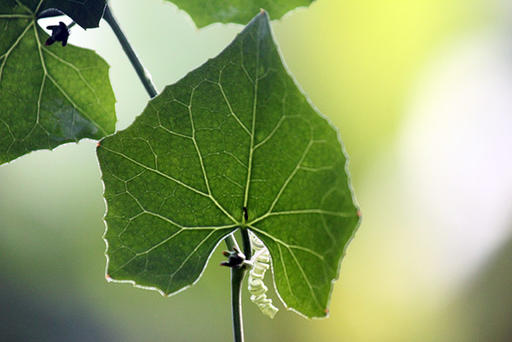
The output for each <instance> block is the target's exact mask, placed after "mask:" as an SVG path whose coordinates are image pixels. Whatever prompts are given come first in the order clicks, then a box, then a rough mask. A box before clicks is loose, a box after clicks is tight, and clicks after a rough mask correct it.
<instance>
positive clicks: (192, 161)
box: [97, 13, 359, 317]
mask: <svg viewBox="0 0 512 342" xmlns="http://www.w3.org/2000/svg"><path fill="white" fill-rule="evenodd" d="M97 152H98V158H99V161H100V166H101V169H102V172H103V181H104V184H105V198H106V200H107V204H108V211H107V215H106V222H107V225H108V229H107V232H106V236H105V238H106V240H107V242H108V250H107V255H108V258H109V264H108V269H107V272H108V275H109V277H110V278H112V279H115V280H119V281H130V282H133V283H135V284H137V285H140V286H144V287H151V288H155V289H158V290H159V291H161V292H162V293H164V294H167V295H169V294H172V293H175V292H177V291H180V290H182V289H184V288H185V287H187V286H190V285H191V284H193V283H194V282H195V281H197V279H198V278H199V276H200V274H201V272H202V271H203V269H204V267H205V265H206V263H207V260H208V258H209V256H210V254H211V253H212V251H213V250H214V248H215V246H216V245H217V244H218V243H219V242H220V241H221V240H222V239H223V238H224V237H225V236H226V235H227V234H229V233H231V232H233V231H235V230H236V229H238V228H241V229H249V230H250V231H252V232H253V233H255V234H256V235H257V236H258V237H259V238H260V239H261V240H262V241H263V242H264V243H265V245H266V246H267V247H268V249H269V251H270V253H271V257H272V268H273V274H274V280H275V284H276V285H277V290H278V292H279V294H280V296H281V298H282V299H283V301H284V302H285V304H286V305H287V306H288V307H289V308H293V309H295V310H296V311H298V312H300V313H302V314H304V315H306V316H308V317H322V316H325V315H326V313H327V311H326V308H327V305H328V302H329V297H330V292H331V289H332V286H333V284H332V282H333V281H334V280H335V279H336V278H337V276H338V266H339V264H340V260H341V257H342V254H343V251H344V249H345V247H346V246H347V244H348V242H349V240H350V238H351V237H352V235H353V233H354V230H355V228H356V226H357V224H358V222H359V217H358V210H357V208H356V206H355V204H354V202H353V199H352V193H351V190H350V185H349V180H348V176H347V171H346V169H345V168H346V158H345V155H344V153H343V148H342V146H341V143H340V140H339V139H338V135H337V131H336V129H335V128H333V126H331V125H330V124H329V122H328V121H327V120H326V119H325V118H324V117H322V116H321V115H319V114H318V112H317V111H316V110H315V109H314V108H313V107H312V106H311V104H310V103H309V102H308V100H307V98H306V97H305V96H304V95H303V94H302V93H301V91H300V90H299V89H298V88H297V86H296V84H295V83H294V80H293V79H292V78H291V77H290V76H289V74H288V72H287V71H286V69H285V67H284V66H283V64H282V61H281V58H280V55H279V53H278V50H277V47H276V45H275V44H274V41H273V39H272V34H271V31H270V26H269V22H268V17H267V15H266V14H264V13H262V14H260V15H258V16H257V17H256V18H255V19H253V21H252V22H251V23H250V24H249V25H248V26H247V27H246V29H245V30H244V31H243V32H242V33H241V34H240V35H238V37H237V38H236V39H235V41H234V42H233V43H232V44H231V45H230V46H229V47H227V48H226V49H225V50H224V51H223V52H222V53H221V54H220V55H219V56H217V57H216V58H214V59H212V60H209V61H208V62H207V63H206V64H204V65H203V66H201V67H200V68H198V69H197V70H195V71H193V72H191V73H190V74H188V75H187V76H186V77H185V78H184V79H182V80H180V81H179V82H178V83H176V84H174V85H172V86H168V87H167V88H166V89H165V90H164V91H163V93H162V94H161V95H159V96H157V97H156V98H155V99H153V100H151V101H150V103H149V105H148V106H147V108H146V109H145V110H144V112H143V114H142V115H140V116H139V117H138V118H137V119H136V121H135V122H134V124H133V125H132V126H130V127H129V128H127V129H126V130H124V131H121V132H118V133H116V134H115V135H112V136H109V137H107V138H105V139H104V140H103V141H102V142H101V144H100V146H99V147H98V150H97ZM244 207H247V208H248V221H247V222H246V221H245V219H244V217H243V216H244V215H243V208H244Z"/></svg>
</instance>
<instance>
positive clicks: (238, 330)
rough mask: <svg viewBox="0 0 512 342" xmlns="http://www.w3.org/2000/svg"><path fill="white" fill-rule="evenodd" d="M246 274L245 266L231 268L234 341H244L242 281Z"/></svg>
mask: <svg viewBox="0 0 512 342" xmlns="http://www.w3.org/2000/svg"><path fill="white" fill-rule="evenodd" d="M244 275H245V269H244V267H242V268H236V267H232V268H231V314H232V318H233V339H234V342H243V341H244V326H243V318H242V281H243V280H244Z"/></svg>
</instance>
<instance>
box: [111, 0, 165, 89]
mask: <svg viewBox="0 0 512 342" xmlns="http://www.w3.org/2000/svg"><path fill="white" fill-rule="evenodd" d="M103 19H105V21H106V22H107V23H108V24H109V25H110V27H111V28H112V31H114V34H115V35H116V37H117V39H118V40H119V43H121V46H122V47H123V50H124V52H125V53H126V56H128V59H129V60H130V62H131V63H132V66H133V68H134V69H135V71H136V72H137V75H138V76H139V79H140V81H141V82H142V84H143V85H144V88H145V89H146V91H147V92H148V94H149V96H150V97H151V98H153V97H155V96H156V95H158V91H157V90H156V87H155V85H154V83H153V80H152V79H151V75H150V74H149V72H148V71H147V70H146V69H145V68H144V66H143V65H142V63H141V62H140V60H139V58H138V57H137V54H136V53H135V51H134V50H133V48H132V46H131V45H130V42H129V41H128V39H127V38H126V36H125V35H124V33H123V31H122V30H121V27H120V26H119V24H118V23H117V20H116V18H115V17H114V15H113V14H112V11H111V10H110V6H109V5H108V4H107V7H105V13H104V14H103Z"/></svg>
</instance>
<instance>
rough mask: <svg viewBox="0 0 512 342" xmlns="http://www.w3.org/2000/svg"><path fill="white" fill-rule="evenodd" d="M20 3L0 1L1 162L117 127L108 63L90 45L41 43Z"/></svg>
mask: <svg viewBox="0 0 512 342" xmlns="http://www.w3.org/2000/svg"><path fill="white" fill-rule="evenodd" d="M20 4H21V5H20ZM23 4H24V3H23V2H21V1H11V0H7V1H6V2H3V3H2V4H1V5H0V31H1V33H0V35H1V36H0V163H4V162H8V161H11V160H13V159H16V158H18V157H20V156H22V155H24V154H26V153H28V152H31V151H34V150H39V149H53V148H55V147H56V146H59V145H61V144H63V143H67V142H72V141H78V140H80V139H82V138H92V139H100V138H102V137H104V136H105V135H107V134H110V133H113V132H114V129H115V122H116V118H115V108H114V105H115V97H114V94H113V91H112V87H111V85H110V81H109V78H108V69H109V66H108V64H107V63H106V62H105V61H104V60H103V59H102V58H101V57H99V56H98V55H96V54H95V53H94V52H93V51H91V50H87V49H83V48H78V47H74V46H71V45H68V46H66V47H62V46H60V45H58V44H53V45H52V46H45V44H44V42H45V41H46V39H47V38H48V35H47V34H46V33H45V32H44V31H43V30H42V29H40V28H39V27H38V25H37V23H36V19H35V12H30V11H31V10H30V7H29V5H26V6H23Z"/></svg>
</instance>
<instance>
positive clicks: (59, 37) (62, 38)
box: [45, 21, 69, 46]
mask: <svg viewBox="0 0 512 342" xmlns="http://www.w3.org/2000/svg"><path fill="white" fill-rule="evenodd" d="M46 28H47V29H48V30H51V31H52V35H51V36H50V37H49V38H48V39H47V40H46V43H45V45H47V46H48V45H52V44H53V43H55V42H62V46H66V44H67V43H68V38H69V29H68V27H67V25H66V24H64V23H63V22H62V21H61V22H59V25H51V26H47V27H46Z"/></svg>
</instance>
